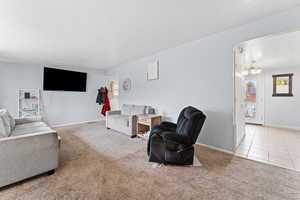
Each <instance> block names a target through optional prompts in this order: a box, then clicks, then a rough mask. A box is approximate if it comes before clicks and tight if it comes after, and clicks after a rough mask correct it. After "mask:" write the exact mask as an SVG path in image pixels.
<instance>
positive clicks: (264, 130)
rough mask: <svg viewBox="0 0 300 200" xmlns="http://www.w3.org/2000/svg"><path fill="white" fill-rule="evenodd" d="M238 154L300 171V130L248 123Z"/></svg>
mask: <svg viewBox="0 0 300 200" xmlns="http://www.w3.org/2000/svg"><path fill="white" fill-rule="evenodd" d="M235 154H236V155H238V156H241V157H246V158H248V159H251V160H257V161H261V162H265V163H270V164H273V165H277V166H280V167H284V168H289V169H295V170H298V171H300V131H293V130H287V129H280V128H272V127H264V126H256V125H246V136H245V138H244V140H243V142H242V143H241V144H240V146H239V147H238V148H237V150H236V153H235Z"/></svg>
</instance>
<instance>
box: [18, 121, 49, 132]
mask: <svg viewBox="0 0 300 200" xmlns="http://www.w3.org/2000/svg"><path fill="white" fill-rule="evenodd" d="M35 127H48V125H47V124H46V123H45V122H31V123H24V124H18V125H16V127H15V130H21V129H30V128H35Z"/></svg>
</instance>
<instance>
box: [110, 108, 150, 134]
mask: <svg viewBox="0 0 300 200" xmlns="http://www.w3.org/2000/svg"><path fill="white" fill-rule="evenodd" d="M146 109H147V106H141V105H130V104H124V105H123V106H122V108H121V110H116V111H109V112H107V115H106V127H107V128H109V129H113V130H116V131H119V132H121V133H125V134H127V135H129V136H131V137H135V136H136V135H137V133H136V125H137V115H143V114H145V113H146Z"/></svg>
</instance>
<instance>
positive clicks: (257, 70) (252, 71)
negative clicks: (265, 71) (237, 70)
mask: <svg viewBox="0 0 300 200" xmlns="http://www.w3.org/2000/svg"><path fill="white" fill-rule="evenodd" d="M255 63H256V61H255V60H253V61H252V65H251V67H249V68H248V69H247V70H245V71H244V72H243V74H244V75H246V76H247V75H249V74H252V75H256V74H260V73H261V72H262V68H261V67H255V66H254V65H255Z"/></svg>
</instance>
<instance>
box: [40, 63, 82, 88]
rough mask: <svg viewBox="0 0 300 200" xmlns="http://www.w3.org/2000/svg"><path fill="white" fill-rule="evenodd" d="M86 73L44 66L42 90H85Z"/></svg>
mask: <svg viewBox="0 0 300 200" xmlns="http://www.w3.org/2000/svg"><path fill="white" fill-rule="evenodd" d="M86 79H87V73H82V72H75V71H68V70H62V69H55V68H49V67H45V68H44V83H43V84H44V85H43V89H44V90H50V91H72V92H86Z"/></svg>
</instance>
